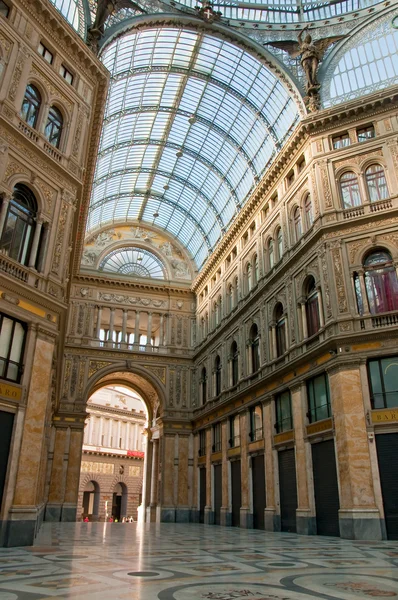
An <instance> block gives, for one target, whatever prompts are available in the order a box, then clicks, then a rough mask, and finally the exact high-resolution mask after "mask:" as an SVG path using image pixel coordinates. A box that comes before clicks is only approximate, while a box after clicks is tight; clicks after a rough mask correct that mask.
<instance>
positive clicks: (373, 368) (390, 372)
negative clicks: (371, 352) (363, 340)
mask: <svg viewBox="0 0 398 600" xmlns="http://www.w3.org/2000/svg"><path fill="white" fill-rule="evenodd" d="M368 374H369V387H370V400H371V402H372V408H395V407H397V406H398V356H390V357H388V358H380V359H378V360H370V361H369V362H368Z"/></svg>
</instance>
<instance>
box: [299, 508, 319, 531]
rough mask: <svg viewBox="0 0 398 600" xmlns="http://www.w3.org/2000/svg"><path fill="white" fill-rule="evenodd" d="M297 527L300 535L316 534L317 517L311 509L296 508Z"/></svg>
mask: <svg viewBox="0 0 398 600" xmlns="http://www.w3.org/2000/svg"><path fill="white" fill-rule="evenodd" d="M296 527H297V533H298V534H299V535H316V518H315V517H314V515H312V514H311V512H310V511H309V510H300V509H297V510H296Z"/></svg>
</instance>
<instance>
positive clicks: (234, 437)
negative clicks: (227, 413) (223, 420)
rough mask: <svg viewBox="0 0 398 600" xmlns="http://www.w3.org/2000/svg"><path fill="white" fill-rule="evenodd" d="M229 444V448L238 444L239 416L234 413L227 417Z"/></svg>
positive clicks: (236, 446)
mask: <svg viewBox="0 0 398 600" xmlns="http://www.w3.org/2000/svg"><path fill="white" fill-rule="evenodd" d="M229 445H230V447H231V448H238V447H239V446H240V418H239V415H234V416H233V417H230V419H229Z"/></svg>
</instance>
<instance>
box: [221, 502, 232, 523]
mask: <svg viewBox="0 0 398 600" xmlns="http://www.w3.org/2000/svg"><path fill="white" fill-rule="evenodd" d="M220 525H223V527H231V525H232V513H230V512H229V511H228V507H224V506H222V507H221V509H220Z"/></svg>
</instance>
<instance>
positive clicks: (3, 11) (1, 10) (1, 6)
mask: <svg viewBox="0 0 398 600" xmlns="http://www.w3.org/2000/svg"><path fill="white" fill-rule="evenodd" d="M9 14H10V7H9V6H7V4H6V3H5V2H3V0H0V15H3V17H5V18H6V19H7V17H8V15H9Z"/></svg>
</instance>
